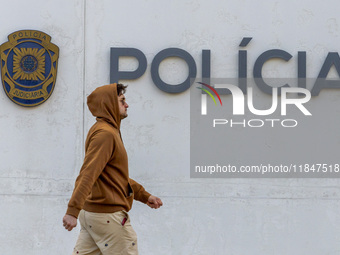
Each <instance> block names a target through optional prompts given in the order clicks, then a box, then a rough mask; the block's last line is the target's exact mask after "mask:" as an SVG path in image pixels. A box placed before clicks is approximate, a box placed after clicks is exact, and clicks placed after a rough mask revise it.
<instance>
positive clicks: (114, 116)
mask: <svg viewBox="0 0 340 255" xmlns="http://www.w3.org/2000/svg"><path fill="white" fill-rule="evenodd" d="M87 105H88V107H89V110H90V111H91V113H92V115H93V116H95V117H97V120H104V121H106V122H108V123H110V124H111V125H113V126H114V127H115V128H117V129H120V121H121V117H120V113H119V106H118V95H117V84H116V83H113V84H110V85H104V86H101V87H98V88H96V89H95V90H94V91H93V92H92V93H91V94H90V95H89V96H88V97H87Z"/></svg>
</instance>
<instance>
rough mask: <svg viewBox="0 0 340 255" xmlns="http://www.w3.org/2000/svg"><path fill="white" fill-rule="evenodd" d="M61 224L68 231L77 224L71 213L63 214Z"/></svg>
mask: <svg viewBox="0 0 340 255" xmlns="http://www.w3.org/2000/svg"><path fill="white" fill-rule="evenodd" d="M63 224H64V227H65V228H66V229H67V230H68V231H71V230H72V229H73V228H74V227H76V226H77V218H76V217H74V216H72V215H68V214H65V216H64V218H63Z"/></svg>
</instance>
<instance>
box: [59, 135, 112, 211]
mask: <svg viewBox="0 0 340 255" xmlns="http://www.w3.org/2000/svg"><path fill="white" fill-rule="evenodd" d="M111 136H112V138H111ZM113 149H114V138H113V135H112V134H111V133H110V132H106V131H105V130H98V131H96V132H95V133H94V134H93V135H92V137H91V138H90V141H89V143H88V147H87V150H86V153H85V158H84V163H83V165H82V167H81V169H80V173H79V176H78V177H77V179H76V182H75V187H74V190H73V194H72V196H71V199H70V201H69V203H68V209H67V212H66V214H69V215H72V216H74V217H76V218H78V214H79V212H80V210H81V209H82V208H83V206H84V203H85V200H86V198H87V197H88V195H89V194H90V192H91V190H92V187H93V185H94V183H95V181H96V180H97V179H98V177H99V175H100V174H101V172H102V171H103V169H104V168H105V165H106V164H107V162H108V161H109V160H110V158H111V156H112V152H113Z"/></svg>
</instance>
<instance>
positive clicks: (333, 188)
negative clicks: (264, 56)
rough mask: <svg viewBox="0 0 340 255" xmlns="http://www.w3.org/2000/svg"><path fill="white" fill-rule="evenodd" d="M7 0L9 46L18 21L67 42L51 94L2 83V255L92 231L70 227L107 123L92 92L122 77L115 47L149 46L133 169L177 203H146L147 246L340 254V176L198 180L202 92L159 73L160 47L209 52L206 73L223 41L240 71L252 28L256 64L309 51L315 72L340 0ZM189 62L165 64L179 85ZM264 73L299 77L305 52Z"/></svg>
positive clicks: (221, 52) (140, 224) (331, 40)
mask: <svg viewBox="0 0 340 255" xmlns="http://www.w3.org/2000/svg"><path fill="white" fill-rule="evenodd" d="M0 3H1V6H2V15H0V24H2V25H1V27H0V42H1V43H3V42H5V41H7V36H8V35H9V34H10V33H12V32H14V31H17V30H22V29H34V30H41V31H43V32H45V33H47V34H49V35H50V36H51V37H52V42H53V43H55V44H56V45H58V46H59V48H60V56H59V65H58V77H57V84H56V86H55V90H54V92H53V94H52V96H51V98H50V99H49V100H47V101H46V102H45V103H44V104H42V105H40V106H38V107H34V108H24V107H20V106H17V105H15V104H14V103H12V102H11V101H10V100H9V99H8V98H7V96H6V94H5V92H4V91H3V90H2V89H1V91H0V141H1V142H0V160H1V165H0V208H1V210H0V218H1V221H0V228H1V230H0V254H1V255H17V254H23V253H25V254H27V255H39V254H51V255H60V254H71V252H72V249H73V245H74V243H75V241H76V238H77V234H78V231H79V227H77V228H76V229H75V230H73V231H72V232H67V231H66V230H64V229H63V226H62V217H63V215H64V213H65V211H66V206H67V203H68V199H69V198H70V195H71V193H72V190H73V185H74V181H75V178H76V176H77V174H78V171H79V169H80V167H81V164H82V158H83V155H84V148H83V147H84V139H85V136H86V133H87V130H88V129H89V128H90V126H91V125H92V124H93V123H94V118H93V117H92V116H91V114H90V113H89V111H88V109H87V107H86V96H87V95H88V94H90V93H91V92H92V91H93V90H94V89H95V88H96V87H97V86H100V85H104V84H108V83H109V77H110V47H135V48H138V49H140V50H141V51H142V52H143V53H144V54H145V56H146V58H147V61H148V67H147V70H146V72H145V74H144V75H143V76H142V77H141V78H139V79H137V80H131V81H126V82H125V81H124V82H125V83H127V84H129V88H128V92H127V94H126V97H127V102H128V103H129V105H130V108H129V117H128V118H127V119H125V120H124V121H123V123H122V135H123V139H124V143H125V145H126V148H127V151H128V154H129V165H130V175H131V177H133V178H134V179H136V180H138V181H139V182H140V183H142V184H143V185H144V187H145V188H146V189H147V190H148V191H149V192H150V193H153V194H155V195H157V196H159V197H161V198H162V200H163V202H164V207H163V208H161V209H160V210H151V209H149V208H148V207H147V206H145V205H143V204H141V203H139V202H136V203H135V204H134V207H133V209H132V211H131V217H132V224H133V226H134V228H135V230H136V232H137V234H138V237H139V250H140V254H142V255H151V254H155V255H167V254H176V255H177V254H193V255H210V254H218V255H223V254H233V255H244V254H246V255H254V254H266V255H272V254H277V255H285V254H313V255H314V254H315V255H320V254H327V255H336V254H340V248H339V242H340V216H339V213H338V212H339V211H340V200H339V198H340V189H339V184H340V181H338V180H337V179H190V177H189V175H190V171H189V164H190V161H189V160H190V151H189V147H190V141H189V138H190V134H189V126H190V123H189V120H190V118H189V115H190V112H189V110H190V109H189V100H190V99H189V91H186V92H183V93H180V94H175V95H170V94H167V93H164V92H162V91H160V90H159V89H158V88H157V87H156V86H155V85H154V84H153V82H152V79H151V75H150V64H151V62H152V60H153V58H154V56H155V55H156V54H157V53H158V52H159V51H161V50H162V49H165V48H169V47H178V48H181V49H184V50H186V51H188V52H189V53H190V54H191V55H192V56H193V58H194V59H195V62H196V65H197V71H198V73H197V77H200V76H201V64H202V63H201V62H202V61H201V54H202V50H203V49H210V50H211V63H212V64H211V69H212V71H211V76H212V77H237V74H238V59H237V56H238V50H239V49H240V48H239V46H238V45H239V43H240V42H241V40H242V38H243V37H247V36H248V37H253V41H252V42H251V44H249V46H247V48H246V49H247V51H248V69H249V70H248V72H249V73H251V72H252V67H253V65H254V62H255V60H256V58H257V57H258V56H259V55H260V54H261V53H262V52H264V51H266V50H268V49H272V48H278V49H283V50H286V51H288V52H289V53H290V54H292V55H293V56H294V58H296V56H297V52H298V51H306V52H307V76H308V77H311V78H315V77H317V75H318V73H319V71H320V69H321V66H322V64H323V62H324V60H325V58H326V56H327V53H328V52H331V51H335V52H338V51H340V47H339V43H338V41H339V35H340V31H339V21H338V8H337V7H339V3H338V2H337V1H335V0H332V1H326V2H325V1H324V2H321V1H307V0H302V1H298V2H297V1H292V0H289V1H281V0H275V1H272V0H263V1H251V0H231V1H217V0H213V1H204V0H186V1H183V0H175V1H156V0H154V1H153V0H132V1H116V0H114V1H112V0H98V1H97V0H96V1H91V0H59V1H52V0H35V1H23V0H11V1H5V0H0ZM136 66H137V63H136V61H134V59H131V58H124V59H122V61H121V63H120V68H121V70H134V69H135V68H136ZM187 72H188V68H187V66H186V64H185V63H184V61H181V60H179V59H176V58H170V59H167V60H165V61H163V62H162V64H161V65H160V74H161V77H162V79H163V80H164V81H166V82H169V83H172V84H178V83H180V82H182V81H183V80H184V79H185V78H186V76H187ZM263 75H264V76H267V77H296V75H297V61H290V62H288V63H284V64H282V61H278V60H273V61H271V64H270V65H265V66H264V69H263ZM330 75H334V77H336V78H337V77H338V75H337V74H336V73H334V72H333V73H331V74H330ZM316 100H317V102H318V104H320V102H321V103H322V100H324V101H326V100H333V102H335V103H337V104H338V105H339V103H340V92H339V91H337V90H328V91H326V90H325V91H324V92H322V95H320V96H319V97H318V98H317V99H316ZM336 111H337V112H338V110H336ZM337 116H339V115H337ZM330 124H332V123H330ZM331 130H332V131H331V133H330V134H329V135H330V136H334V139H337V141H338V144H339V143H340V139H339V135H337V134H336V133H333V132H334V128H333V129H331ZM320 132H321V131H320ZM322 132H326V128H325V129H322ZM249 139H251V137H249ZM316 149H317V147H316ZM320 163H323V162H320Z"/></svg>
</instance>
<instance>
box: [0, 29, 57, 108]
mask: <svg viewBox="0 0 340 255" xmlns="http://www.w3.org/2000/svg"><path fill="white" fill-rule="evenodd" d="M50 41H51V37H50V36H49V35H47V34H45V33H43V32H40V31H35V30H21V31H17V32H14V33H12V34H10V35H9V36H8V42H5V43H3V44H2V45H1V46H0V52H1V80H2V84H3V87H4V90H5V92H6V94H7V96H8V97H9V98H10V99H11V100H12V101H13V102H14V103H16V104H19V105H22V106H36V105H39V104H42V103H43V102H45V101H46V100H47V99H48V98H49V97H50V95H51V94H52V92H53V89H54V85H55V82H56V78H57V67H58V57H59V48H58V46H56V45H54V44H53V43H51V42H50Z"/></svg>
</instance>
